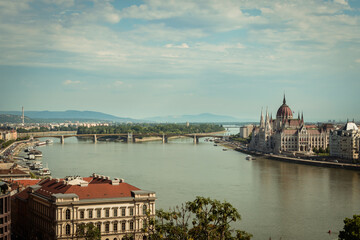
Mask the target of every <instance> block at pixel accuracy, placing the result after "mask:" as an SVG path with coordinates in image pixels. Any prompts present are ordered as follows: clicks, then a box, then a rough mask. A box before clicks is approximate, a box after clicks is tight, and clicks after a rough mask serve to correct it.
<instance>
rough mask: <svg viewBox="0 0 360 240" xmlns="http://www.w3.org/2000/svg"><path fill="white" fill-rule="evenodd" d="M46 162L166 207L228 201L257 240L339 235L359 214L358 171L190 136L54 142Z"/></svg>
mask: <svg viewBox="0 0 360 240" xmlns="http://www.w3.org/2000/svg"><path fill="white" fill-rule="evenodd" d="M41 151H43V155H44V157H43V161H44V162H47V163H48V165H49V167H50V169H51V171H52V173H53V176H54V177H64V176H66V175H81V176H88V175H90V174H92V173H93V172H97V173H100V174H103V175H107V176H111V177H121V178H124V179H125V181H127V182H128V183H130V184H133V185H135V186H137V187H140V188H143V189H147V190H153V191H156V193H157V197H158V200H157V208H164V209H167V208H169V207H171V206H175V205H179V204H181V203H183V202H185V201H189V200H193V199H194V198H195V197H196V196H205V197H207V196H209V197H212V198H216V199H218V200H226V201H228V202H230V203H231V204H233V205H234V206H235V207H236V208H237V209H238V210H239V212H240V213H241V215H242V221H241V223H239V224H237V225H236V227H238V228H242V229H244V230H246V231H248V232H251V233H253V234H254V239H269V237H271V238H272V239H280V238H281V239H283V240H284V239H336V237H337V235H336V234H333V235H330V236H329V235H328V234H327V231H328V230H329V229H331V230H332V231H333V232H338V231H339V230H340V229H341V228H342V226H343V219H344V218H345V217H351V216H352V215H353V214H359V213H360V209H359V208H360V205H359V202H360V192H359V173H358V172H354V171H349V170H341V169H327V168H319V167H312V166H305V165H297V164H291V163H283V162H277V161H271V160H265V159H261V158H257V160H254V161H246V160H245V155H244V154H242V153H239V152H235V151H222V147H221V146H219V147H214V146H213V143H211V142H203V141H202V142H200V143H199V144H197V145H194V144H193V142H192V139H187V138H183V139H177V140H170V141H169V143H167V144H162V143H161V142H147V143H129V144H127V143H115V142H98V143H96V144H94V143H93V142H92V141H90V140H89V141H84V140H82V141H80V140H77V139H76V138H67V139H66V140H65V144H63V145H62V144H60V143H59V140H58V139H54V144H53V145H48V146H44V147H42V148H41Z"/></svg>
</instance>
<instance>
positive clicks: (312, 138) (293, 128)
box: [249, 95, 333, 153]
mask: <svg viewBox="0 0 360 240" xmlns="http://www.w3.org/2000/svg"><path fill="white" fill-rule="evenodd" d="M332 129H333V125H332V124H324V125H322V126H315V125H305V122H304V115H303V114H301V117H300V113H299V114H298V117H297V118H293V112H292V110H291V109H290V107H289V106H288V105H287V104H286V99H285V95H284V99H283V104H282V105H281V106H280V107H279V109H278V110H277V113H276V119H273V118H272V116H271V115H270V117H269V114H268V111H267V110H266V115H265V118H264V116H263V113H262V111H261V116H260V125H259V126H256V127H255V128H254V129H253V131H252V138H251V142H250V144H249V149H250V150H254V151H259V152H266V153H282V152H303V153H304V152H310V151H312V150H313V149H314V148H316V149H320V148H322V149H326V148H327V147H328V146H329V133H330V130H332Z"/></svg>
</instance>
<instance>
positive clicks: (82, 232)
mask: <svg viewBox="0 0 360 240" xmlns="http://www.w3.org/2000/svg"><path fill="white" fill-rule="evenodd" d="M76 236H77V237H78V238H84V239H85V240H100V239H101V233H100V230H99V229H98V228H97V227H96V226H95V225H94V224H92V223H86V224H84V223H81V224H79V225H78V228H77V231H76Z"/></svg>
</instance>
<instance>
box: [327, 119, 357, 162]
mask: <svg viewBox="0 0 360 240" xmlns="http://www.w3.org/2000/svg"><path fill="white" fill-rule="evenodd" d="M359 142H360V131H359V129H358V127H357V126H356V124H355V123H354V122H348V123H346V124H345V126H344V127H343V128H342V129H339V130H335V131H331V133H330V156H333V157H340V158H345V159H350V160H357V159H359Z"/></svg>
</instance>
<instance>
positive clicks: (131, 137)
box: [126, 133, 135, 143]
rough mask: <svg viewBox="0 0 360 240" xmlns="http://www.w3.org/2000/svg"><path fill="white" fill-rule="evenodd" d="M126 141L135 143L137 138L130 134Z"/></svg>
mask: <svg viewBox="0 0 360 240" xmlns="http://www.w3.org/2000/svg"><path fill="white" fill-rule="evenodd" d="M126 140H127V142H128V143H132V142H135V138H134V137H133V134H132V133H128V136H127V139H126Z"/></svg>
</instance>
